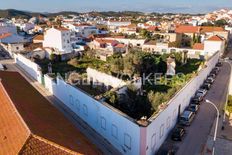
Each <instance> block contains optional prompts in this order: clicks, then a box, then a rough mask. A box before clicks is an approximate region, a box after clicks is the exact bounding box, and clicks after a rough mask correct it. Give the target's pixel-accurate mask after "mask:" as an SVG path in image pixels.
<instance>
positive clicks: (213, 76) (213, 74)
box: [208, 73, 217, 79]
mask: <svg viewBox="0 0 232 155" xmlns="http://www.w3.org/2000/svg"><path fill="white" fill-rule="evenodd" d="M216 75H217V74H215V73H210V74H209V76H208V77H212V78H213V79H215V78H216Z"/></svg>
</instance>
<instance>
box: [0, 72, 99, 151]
mask: <svg viewBox="0 0 232 155" xmlns="http://www.w3.org/2000/svg"><path fill="white" fill-rule="evenodd" d="M0 78H1V79H2V81H1V83H2V85H3V87H4V88H3V87H1V92H0V93H1V94H0V97H1V98H0V99H1V101H2V100H6V101H5V102H4V103H5V104H4V105H7V104H9V99H8V101H7V98H6V94H5V96H4V94H3V93H2V92H3V91H2V90H3V89H5V90H6V92H7V94H8V95H9V96H10V99H11V101H12V102H13V104H14V106H15V107H16V109H17V111H18V113H19V114H20V116H21V117H22V119H23V120H24V122H25V123H26V125H27V126H28V128H29V129H30V131H31V132H32V134H34V135H36V136H39V137H42V138H43V139H46V140H47V141H50V142H53V143H55V144H57V145H59V146H62V147H64V148H67V150H72V151H75V152H77V153H80V154H90V155H91V154H100V153H99V152H100V151H99V150H98V149H97V148H96V147H95V145H93V144H92V143H91V142H90V141H89V140H88V139H87V138H86V137H85V136H84V135H83V134H82V133H81V132H80V131H79V130H78V129H77V128H76V127H75V126H74V125H73V124H72V123H71V122H70V121H69V120H68V119H67V118H66V117H65V116H64V115H63V114H62V113H61V112H60V111H58V110H57V109H56V108H55V107H54V106H53V105H52V104H51V103H49V102H48V101H47V100H46V99H45V98H44V97H43V96H42V95H41V94H40V93H39V92H38V91H37V90H35V89H34V88H33V86H31V85H30V84H29V83H28V82H27V81H26V80H25V79H24V78H23V77H22V76H21V75H20V74H19V73H16V72H0ZM16 81H17V82H16ZM1 104H2V102H1ZM7 106H9V105H7ZM6 109H7V108H6ZM6 109H2V108H0V110H1V111H0V116H1V117H0V119H2V120H3V122H4V124H5V125H7V128H6V129H4V130H2V128H0V135H4V133H5V135H6V136H7V137H11V136H12V137H11V138H10V139H11V141H9V143H6V144H5V143H4V145H3V143H1V145H3V146H1V149H0V150H4V149H3V148H5V150H6V149H7V150H9V146H11V149H12V150H16V151H17V150H18V148H19V147H22V144H23V142H24V141H25V137H26V136H27V134H25V131H24V130H25V129H24V128H23V127H22V125H21V124H20V122H19V120H18V119H19V118H18V117H16V116H15V115H13V114H12V113H13V112H11V115H10V116H8V118H7V117H6V116H5V115H6V113H5V112H3V111H2V110H6ZM8 109H9V110H8V111H12V108H10V107H8ZM3 114H4V115H3ZM13 116H14V117H13ZM4 119H6V120H5V121H4ZM2 120H1V121H0V123H1V124H3V123H2ZM14 121H15V122H16V123H17V122H18V125H12V124H11V123H12V122H14ZM17 126H19V127H17ZM20 128H22V129H20ZM6 130H9V132H7V131H6ZM12 130H15V131H13V134H12V133H11V132H10V131H12ZM20 132H22V133H20ZM21 134H22V135H21ZM18 137H19V138H20V137H22V138H21V139H22V140H21V141H19V142H17V143H16V142H15V143H16V144H14V143H13V144H11V143H12V140H15V141H17V139H18ZM0 140H1V139H0ZM12 147H15V149H14V148H12ZM35 147H37V146H35ZM0 154H1V153H0ZM13 154H15V153H13Z"/></svg>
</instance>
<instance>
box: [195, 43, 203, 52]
mask: <svg viewBox="0 0 232 155" xmlns="http://www.w3.org/2000/svg"><path fill="white" fill-rule="evenodd" d="M193 49H195V50H204V44H202V43H195V44H194V45H193Z"/></svg>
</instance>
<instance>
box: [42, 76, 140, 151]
mask: <svg viewBox="0 0 232 155" xmlns="http://www.w3.org/2000/svg"><path fill="white" fill-rule="evenodd" d="M44 78H45V87H46V88H47V89H48V90H49V91H50V92H52V93H53V94H54V96H56V97H57V98H58V99H59V100H61V101H62V102H63V103H64V104H65V105H66V106H67V107H68V108H70V109H71V110H72V111H73V112H74V113H75V114H77V115H78V116H79V117H80V118H81V119H83V120H84V121H85V122H86V123H87V124H88V125H89V126H91V127H92V128H93V129H94V130H96V132H98V133H99V134H100V135H102V136H103V137H104V138H105V139H107V140H108V141H109V142H110V143H111V144H112V145H113V146H114V147H115V148H117V149H118V150H119V151H120V152H121V153H122V154H128V155H139V154H140V153H139V152H140V127H139V126H138V125H137V124H136V123H134V122H133V120H132V119H130V118H129V117H127V116H126V115H124V114H122V113H119V112H116V109H114V108H113V107H110V106H106V105H105V104H104V103H101V102H100V101H97V100H95V99H94V98H92V97H91V96H89V95H87V94H86V93H84V92H82V91H81V90H79V89H78V88H76V87H73V86H71V85H69V84H67V83H66V82H64V81H63V80H61V79H59V78H57V79H56V80H57V81H56V82H55V81H54V80H52V79H51V78H50V77H49V76H48V75H45V76H44Z"/></svg>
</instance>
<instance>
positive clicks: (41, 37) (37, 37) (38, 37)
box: [33, 35, 44, 40]
mask: <svg viewBox="0 0 232 155" xmlns="http://www.w3.org/2000/svg"><path fill="white" fill-rule="evenodd" d="M33 40H44V36H43V35H37V36H35V37H34V38H33Z"/></svg>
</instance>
